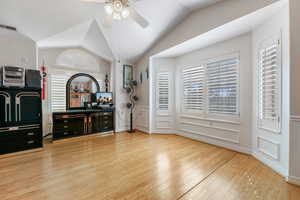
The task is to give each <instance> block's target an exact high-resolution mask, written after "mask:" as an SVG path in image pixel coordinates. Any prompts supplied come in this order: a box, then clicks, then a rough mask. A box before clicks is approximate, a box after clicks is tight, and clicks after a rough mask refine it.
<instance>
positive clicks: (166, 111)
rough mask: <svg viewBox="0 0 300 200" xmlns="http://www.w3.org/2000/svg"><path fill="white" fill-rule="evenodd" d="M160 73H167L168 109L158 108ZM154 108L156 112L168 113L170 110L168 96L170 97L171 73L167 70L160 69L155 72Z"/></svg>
mask: <svg viewBox="0 0 300 200" xmlns="http://www.w3.org/2000/svg"><path fill="white" fill-rule="evenodd" d="M160 74H168V109H167V110H161V109H160V103H159V75H160ZM156 79H157V80H156V110H157V113H158V114H168V113H169V111H170V100H171V99H170V97H171V91H170V86H171V82H170V81H171V73H170V72H167V71H160V72H157V74H156Z"/></svg>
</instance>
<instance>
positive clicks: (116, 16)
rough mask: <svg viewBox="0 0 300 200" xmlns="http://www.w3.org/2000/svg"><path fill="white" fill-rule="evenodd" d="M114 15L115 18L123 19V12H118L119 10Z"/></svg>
mask: <svg viewBox="0 0 300 200" xmlns="http://www.w3.org/2000/svg"><path fill="white" fill-rule="evenodd" d="M112 17H113V19H116V20H121V19H122V16H121V13H118V12H114V13H113V14H112Z"/></svg>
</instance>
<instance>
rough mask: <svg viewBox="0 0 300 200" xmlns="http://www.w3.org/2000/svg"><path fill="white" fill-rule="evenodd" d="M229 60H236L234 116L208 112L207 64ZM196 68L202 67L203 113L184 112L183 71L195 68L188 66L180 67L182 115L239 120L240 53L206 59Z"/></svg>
mask: <svg viewBox="0 0 300 200" xmlns="http://www.w3.org/2000/svg"><path fill="white" fill-rule="evenodd" d="M231 58H236V59H237V61H238V63H237V68H236V70H237V93H236V96H237V102H236V113H235V114H225V113H219V112H209V105H208V104H209V98H208V86H207V64H208V63H211V62H217V61H221V60H226V59H231ZM196 66H204V73H205V75H204V96H205V98H204V109H203V111H190V110H185V109H184V99H183V91H184V86H183V71H184V70H186V69H190V68H195V66H189V67H182V68H181V70H180V73H181V75H180V79H181V80H180V85H181V92H180V94H181V96H182V98H181V102H180V110H181V112H182V113H183V114H192V115H200V116H205V117H212V118H214V117H217V118H218V117H229V116H230V117H232V118H233V119H236V118H240V52H236V53H231V54H226V55H223V56H218V57H215V58H211V59H206V60H204V61H202V62H200V64H199V65H196Z"/></svg>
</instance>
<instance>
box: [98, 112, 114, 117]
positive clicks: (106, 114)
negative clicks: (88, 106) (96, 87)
mask: <svg viewBox="0 0 300 200" xmlns="http://www.w3.org/2000/svg"><path fill="white" fill-rule="evenodd" d="M100 115H101V116H111V117H112V116H113V113H112V112H102V113H100Z"/></svg>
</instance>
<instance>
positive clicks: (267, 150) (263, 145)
mask: <svg viewBox="0 0 300 200" xmlns="http://www.w3.org/2000/svg"><path fill="white" fill-rule="evenodd" d="M257 148H258V150H259V151H260V152H261V153H263V154H265V155H267V156H269V157H271V158H273V159H275V160H278V161H279V160H280V144H279V143H276V142H273V141H271V140H269V139H266V138H263V137H261V136H258V137H257Z"/></svg>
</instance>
